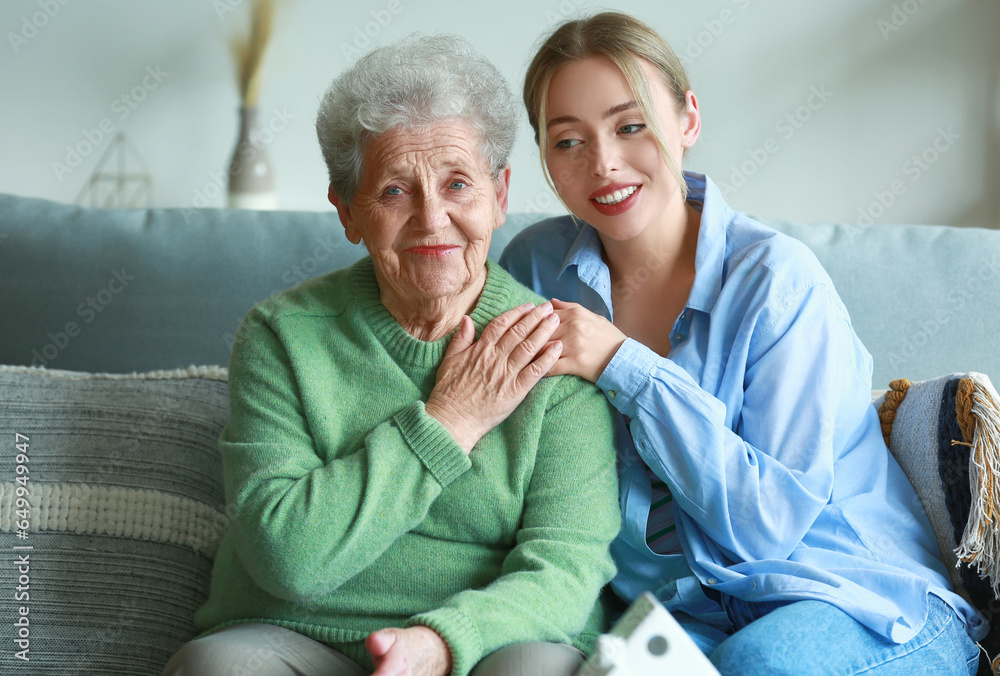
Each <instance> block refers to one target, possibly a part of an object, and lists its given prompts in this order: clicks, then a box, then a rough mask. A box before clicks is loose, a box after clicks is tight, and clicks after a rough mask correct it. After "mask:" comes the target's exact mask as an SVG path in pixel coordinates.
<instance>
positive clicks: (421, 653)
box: [365, 625, 451, 676]
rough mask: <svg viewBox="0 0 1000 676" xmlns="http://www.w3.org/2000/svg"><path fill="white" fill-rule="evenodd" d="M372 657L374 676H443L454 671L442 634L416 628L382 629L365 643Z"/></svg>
mask: <svg viewBox="0 0 1000 676" xmlns="http://www.w3.org/2000/svg"><path fill="white" fill-rule="evenodd" d="M365 649H366V650H367V651H368V653H369V654H370V655H371V656H372V661H373V662H374V663H375V671H374V672H372V676H444V675H445V674H447V673H448V672H450V671H451V651H450V650H449V649H448V644H446V643H445V642H444V639H442V638H441V636H440V634H438V633H437V632H436V631H434V630H433V629H431V628H430V627H424V626H421V625H417V626H414V627H408V628H406V629H380V630H379V631H376V632H373V633H371V634H369V635H368V638H367V639H365Z"/></svg>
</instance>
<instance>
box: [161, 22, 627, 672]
mask: <svg viewBox="0 0 1000 676" xmlns="http://www.w3.org/2000/svg"><path fill="white" fill-rule="evenodd" d="M514 106H515V103H514V100H513V97H512V95H511V93H510V91H509V88H508V87H507V85H506V83H505V82H504V80H503V78H502V77H501V76H500V75H499V73H498V72H497V71H496V69H495V68H493V67H492V66H491V65H490V64H489V63H488V62H487V61H486V60H485V59H483V58H482V57H481V56H479V55H478V54H476V53H475V52H474V51H472V50H471V49H470V47H469V46H468V45H467V44H466V43H465V42H464V41H461V40H459V39H457V38H445V37H434V38H420V39H408V40H405V41H403V42H402V43H399V44H396V45H393V46H391V47H386V48H382V49H379V50H376V51H375V52H372V53H371V54H369V55H367V56H366V57H364V58H363V59H362V60H361V61H360V62H359V63H358V64H357V65H355V66H354V67H353V68H352V69H350V70H349V71H348V72H346V73H344V74H343V75H342V76H341V77H339V78H338V79H337V80H335V81H334V83H333V85H332V86H331V87H330V89H329V91H328V92H327V94H326V96H325V98H324V100H323V102H322V105H321V107H320V111H319V117H318V121H317V130H318V133H319V139H320V145H321V146H322V148H323V154H324V156H325V159H326V162H327V165H328V168H329V171H330V192H329V197H330V201H331V202H333V204H335V205H336V206H337V209H338V213H339V216H340V220H341V222H342V224H343V226H344V229H345V231H346V235H347V238H348V239H349V240H350V241H352V242H354V243H357V242H364V244H365V246H366V247H367V249H368V252H369V254H370V256H369V257H366V258H364V259H363V260H361V261H359V262H358V263H357V264H355V265H353V266H352V267H350V268H347V269H344V270H339V271H336V272H334V273H331V274H329V275H325V276H322V277H318V278H315V279H312V280H308V281H306V282H305V283H303V284H301V285H299V286H298V287H296V288H294V289H291V290H289V291H287V292H285V293H283V294H281V295H278V296H276V297H274V298H272V299H270V300H268V301H266V302H264V303H262V304H261V305H259V306H258V307H256V308H254V309H253V310H252V311H251V312H250V314H249V315H248V316H247V317H246V319H245V320H244V321H243V323H242V325H241V327H240V330H239V333H238V338H237V342H236V345H235V347H234V349H233V354H232V360H231V363H230V395H231V420H230V423H229V425H228V427H227V428H226V430H225V432H224V433H223V436H222V439H221V442H220V445H221V450H222V454H223V461H224V468H225V484H226V493H227V497H228V500H229V502H230V504H231V506H232V507H233V508H234V510H235V518H234V519H233V521H232V524H231V526H230V528H229V530H228V532H227V533H226V535H225V536H224V538H223V540H222V543H221V546H220V549H219V552H218V556H217V558H216V561H215V569H214V574H213V578H212V587H211V594H210V597H209V599H208V602H207V603H206V604H205V606H204V607H202V608H201V609H200V611H199V612H198V614H197V616H196V623H197V625H198V626H199V627H200V628H202V629H204V630H206V632H207V635H205V636H203V637H200V638H198V639H197V640H194V641H192V642H190V643H187V644H185V645H184V646H183V647H182V648H181V650H180V651H179V652H178V653H177V654H175V655H174V657H173V658H172V659H171V661H170V663H169V664H168V665H167V667H166V670H165V672H164V673H165V674H221V673H233V674H243V673H248V674H249V673H252V674H255V675H259V674H325V675H331V674H352V675H353V674H364V673H370V670H371V669H374V670H375V671H374V673H375V674H377V675H378V676H389V675H395V674H420V675H424V674H437V675H440V674H447V673H451V674H455V675H459V676H461V675H464V674H468V673H470V671H471V672H472V673H473V674H475V675H476V676H481V675H483V674H502V673H516V674H539V675H542V674H544V675H545V676H552V675H555V674H566V675H567V676H568V675H569V674H572V673H574V672H575V670H576V668H577V666H578V665H579V663H580V662H581V658H580V649H583V650H586V646H587V644H588V640H592V638H593V636H594V635H595V634H596V633H597V632H598V631H600V630H601V629H602V628H603V626H602V622H603V620H604V613H603V612H602V610H601V606H600V605H599V604H598V605H595V600H596V599H597V597H598V594H599V592H600V589H601V587H602V586H603V585H604V584H606V583H607V582H608V581H609V580H610V579H611V577H612V576H613V574H614V565H613V563H612V561H611V559H610V556H609V553H608V547H609V544H610V542H611V540H612V539H613V538H614V537H615V535H616V534H617V531H618V527H619V517H618V513H619V510H618V504H617V479H616V472H615V451H614V443H613V427H612V415H611V411H610V410H609V407H608V404H607V403H606V400H605V399H604V397H603V396H602V395H601V393H600V391H599V390H598V389H597V388H595V387H594V386H593V385H591V384H590V383H587V382H586V381H584V380H582V379H580V378H577V377H573V376H557V377H551V378H544V379H543V378H542V376H543V375H544V374H545V373H546V372H547V371H548V369H549V368H550V367H551V366H552V365H553V364H554V363H555V361H556V359H557V358H558V356H559V354H560V349H561V347H560V345H559V343H558V342H554V341H550V340H549V338H550V336H551V335H552V334H553V331H554V330H555V328H556V326H557V324H558V320H557V319H556V315H555V313H553V312H552V307H551V305H549V304H548V303H543V302H542V299H541V298H540V297H538V296H536V295H534V294H533V293H531V292H530V291H528V290H527V289H526V288H524V287H522V286H520V285H518V284H517V283H516V282H514V281H513V279H512V278H511V277H510V276H509V275H508V274H507V273H506V272H505V271H503V270H502V269H501V268H500V267H499V266H497V265H495V264H494V263H493V262H492V261H489V260H487V258H486V254H487V250H488V248H489V243H490V236H491V234H492V232H493V230H495V229H496V228H498V227H499V226H500V225H501V224H503V222H504V218H505V209H506V206H507V189H508V184H509V180H510V167H509V166H508V165H507V156H508V153H509V151H510V148H511V145H512V144H513V137H514V127H515V125H516V120H517V115H516V112H515V107H514ZM537 303H541V304H540V305H538V306H537V307H536V304H537ZM477 334H479V338H478V339H477V338H476V335H477ZM484 658H485V659H484ZM477 665H478V666H477Z"/></svg>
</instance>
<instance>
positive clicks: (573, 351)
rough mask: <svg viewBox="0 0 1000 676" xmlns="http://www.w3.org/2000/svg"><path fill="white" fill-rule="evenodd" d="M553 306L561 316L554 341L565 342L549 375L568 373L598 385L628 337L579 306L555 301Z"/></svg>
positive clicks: (598, 316)
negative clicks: (598, 380) (560, 354)
mask: <svg viewBox="0 0 1000 676" xmlns="http://www.w3.org/2000/svg"><path fill="white" fill-rule="evenodd" d="M552 306H553V307H554V308H555V313H556V314H557V315H558V316H559V328H558V329H556V331H555V333H554V334H553V335H552V340H559V341H562V344H563V351H562V356H561V357H559V361H557V362H556V365H555V366H553V367H552V369H551V370H550V371H549V375H550V376H555V375H562V374H567V373H568V374H572V375H576V376H581V377H583V378H586V379H587V380H589V381H590V382H592V383H596V382H597V379H598V378H600V377H601V374H602V373H604V369H606V368H607V366H608V364H609V363H610V362H611V359H612V357H614V356H615V353H616V352H617V351H618V348H619V347H621V346H622V343H624V342H625V339H626V338H627V337H628V336H626V335H625V334H624V333H622V332H621V331H620V330H619V329H618V327H617V326H615V325H614V324H612V323H611V322H609V321H608V320H607V319H605V318H604V317H602V316H601V315H599V314H595V313H593V312H591V311H590V310H588V309H587V308H585V307H583V306H582V305H580V304H579V303H566V302H564V301H561V300H557V299H555V298H553V299H552Z"/></svg>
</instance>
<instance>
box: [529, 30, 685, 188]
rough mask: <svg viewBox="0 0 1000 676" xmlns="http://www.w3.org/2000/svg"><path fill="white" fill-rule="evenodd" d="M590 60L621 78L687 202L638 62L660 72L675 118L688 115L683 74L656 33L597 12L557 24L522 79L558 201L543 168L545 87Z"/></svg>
mask: <svg viewBox="0 0 1000 676" xmlns="http://www.w3.org/2000/svg"><path fill="white" fill-rule="evenodd" d="M593 56H606V57H607V58H608V59H610V60H611V61H612V63H614V64H615V65H616V66H618V69H619V70H621V72H622V74H623V75H624V76H625V79H626V80H627V81H628V84H629V87H630V88H631V89H632V93H633V94H634V95H635V100H636V103H637V104H638V105H639V110H640V111H642V115H643V117H644V118H645V120H646V125H647V126H648V127H649V129H650V131H652V132H653V136H654V137H655V138H656V143H657V145H658V146H659V147H660V153H661V155H662V156H663V158H664V161H665V162H666V163H667V168H669V169H670V173H672V174H673V175H674V178H675V179H677V184H678V185H679V186H680V190H681V196H682V198H683V199H687V184H686V183H685V182H684V177H683V176H682V175H681V170H680V166H679V165H678V163H677V159H676V158H674V156H673V155H671V154H670V150H669V149H668V148H667V144H666V142H665V141H664V138H665V137H664V134H663V129H662V127H661V126H660V121H659V118H658V117H657V115H656V106H655V104H654V103H653V98H652V95H651V93H650V88H649V82H648V81H647V80H646V75H645V73H644V72H643V70H642V66H641V65H640V62H639V59H645V60H646V61H648V62H649V63H651V64H652V65H653V66H655V67H656V68H657V70H659V72H660V75H661V76H662V77H663V81H664V83H665V84H666V85H667V88H668V89H669V90H670V93H671V97H672V98H673V101H674V104H675V106H676V107H677V111H678V112H682V111H684V110H686V109H687V98H686V93H687V91H688V90H689V89H690V88H691V87H690V86H689V84H688V78H687V73H685V72H684V66H683V65H682V64H681V61H680V59H678V58H677V55H676V54H675V53H674V50H673V49H671V48H670V45H668V44H667V42H666V40H664V39H663V38H662V37H660V34H659V33H657V32H656V31H655V30H653V29H652V28H650V27H649V26H648V25H647V24H645V23H643V22H642V21H639V20H638V19H636V18H634V17H631V16H628V15H626V14H622V13H620V12H602V13H600V14H596V15H594V16H592V17H589V18H583V19H576V20H574V21H568V22H566V23H564V24H562V25H561V26H559V27H558V28H557V29H556V30H555V32H553V33H552V35H550V36H549V37H548V39H547V40H546V41H545V42H544V43H543V44H542V46H541V47H540V48H539V49H538V52H536V53H535V57H534V58H533V59H532V60H531V65H530V66H528V72H527V74H525V77H524V95H523V96H524V106H525V108H527V109H528V121H529V122H530V123H531V127H532V129H534V130H535V142H536V143H537V144H538V154H539V157H540V158H541V162H542V171H543V173H544V174H545V180H546V181H548V183H549V186H550V187H551V188H552V189H553V191H555V192H556V194H557V195H558V194H559V193H558V191H556V189H555V186H554V185H553V183H552V177H551V176H550V175H549V171H548V166H547V164H546V162H545V151H546V147H547V145H548V133H547V131H546V128H545V119H546V117H547V115H546V103H547V100H548V96H549V84H550V83H551V82H552V77H553V76H554V75H555V73H556V71H557V70H559V68H560V67H562V66H564V65H565V64H567V63H571V62H573V61H582V60H583V59H587V58H590V57H593Z"/></svg>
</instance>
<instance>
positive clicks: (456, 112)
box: [316, 35, 519, 202]
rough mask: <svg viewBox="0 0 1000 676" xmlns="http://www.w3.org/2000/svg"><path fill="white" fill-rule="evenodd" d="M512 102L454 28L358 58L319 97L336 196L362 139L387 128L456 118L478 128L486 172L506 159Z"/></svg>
mask: <svg viewBox="0 0 1000 676" xmlns="http://www.w3.org/2000/svg"><path fill="white" fill-rule="evenodd" d="M518 114H519V107H518V105H517V103H516V101H515V99H514V95H513V94H512V93H511V90H510V86H509V85H508V84H507V81H506V80H505V79H504V77H503V75H501V74H500V71H498V70H497V69H496V67H495V66H494V65H493V64H491V63H490V62H489V61H487V60H486V58H485V57H483V56H482V55H481V54H479V53H478V52H476V50H475V49H474V48H473V47H472V44H471V43H469V41H467V40H465V39H464V38H461V37H458V36H455V35H432V36H416V35H411V36H409V37H406V38H403V39H402V40H400V41H398V42H396V43H394V44H391V45H387V46H385V47H379V48H378V49H375V50H373V51H371V52H369V53H368V54H366V55H364V56H363V57H361V59H359V60H358V62H357V63H356V64H354V65H353V66H352V67H351V68H349V69H348V70H347V71H346V72H345V73H343V74H342V75H340V76H339V77H337V78H336V79H335V80H334V81H333V83H332V84H331V85H330V88H329V89H328V90H327V91H326V94H325V95H324V96H323V101H322V103H320V106H319V113H318V116H317V118H316V134H317V135H318V136H319V145H320V149H321V150H322V151H323V159H325V160H326V166H327V169H328V170H329V172H330V185H331V186H332V187H333V192H334V194H335V195H337V196H338V197H340V198H342V199H344V200H346V201H348V202H350V201H351V200H352V199H353V197H354V191H355V190H356V189H357V186H358V182H359V181H360V179H361V165H362V160H363V158H364V153H365V150H366V149H367V147H368V144H369V143H370V141H371V140H372V139H373V138H375V137H377V136H378V135H379V134H382V133H383V132H386V131H388V130H390V129H392V128H394V127H405V128H414V127H423V126H426V125H430V124H434V123H436V122H441V121H444V120H448V119H460V120H463V121H465V122H467V123H468V124H470V125H471V126H472V127H473V128H474V129H475V130H476V131H478V132H479V148H480V154H481V155H482V157H483V159H485V160H486V163H487V165H488V166H489V168H490V171H491V172H492V173H493V177H494V178H497V177H499V175H500V172H501V171H502V170H503V168H504V167H505V166H506V165H507V158H508V157H509V156H510V151H511V148H512V147H513V146H514V136H515V134H516V131H517V123H518Z"/></svg>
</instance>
